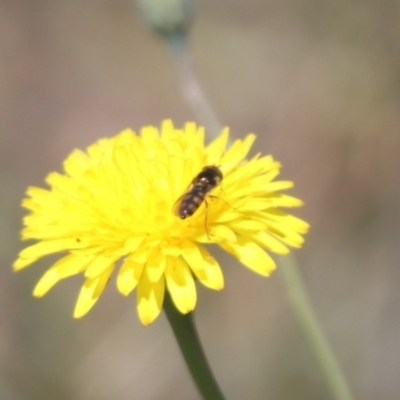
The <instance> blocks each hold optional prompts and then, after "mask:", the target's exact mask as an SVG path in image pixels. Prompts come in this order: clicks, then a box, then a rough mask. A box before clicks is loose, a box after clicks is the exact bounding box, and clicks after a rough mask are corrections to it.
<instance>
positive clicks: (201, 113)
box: [167, 33, 222, 137]
mask: <svg viewBox="0 0 400 400" xmlns="http://www.w3.org/2000/svg"><path fill="white" fill-rule="evenodd" d="M167 43H168V47H169V49H170V51H171V53H172V60H173V62H174V64H175V67H176V70H177V73H178V78H179V80H180V83H181V89H182V94H183V97H184V98H185V100H186V101H187V103H188V104H189V106H190V108H191V109H192V111H193V113H194V115H195V117H196V118H198V121H199V122H201V123H203V124H204V125H205V127H206V128H207V132H208V133H209V134H210V135H211V137H215V136H217V135H218V134H219V132H221V128H222V125H221V123H220V121H219V119H218V117H217V115H216V114H215V112H214V110H213V108H212V106H211V104H210V103H209V101H208V99H207V96H206V95H205V94H204V92H203V89H202V88H201V85H200V83H199V80H198V78H197V75H196V72H195V70H194V67H193V61H192V58H191V55H190V51H189V44H188V38H187V36H186V34H185V33H176V34H175V35H171V36H170V37H168V39H167Z"/></svg>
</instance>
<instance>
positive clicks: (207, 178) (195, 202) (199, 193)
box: [175, 165, 223, 219]
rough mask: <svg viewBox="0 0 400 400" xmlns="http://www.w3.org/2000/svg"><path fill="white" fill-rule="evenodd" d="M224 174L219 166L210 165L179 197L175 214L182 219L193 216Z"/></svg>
mask: <svg viewBox="0 0 400 400" xmlns="http://www.w3.org/2000/svg"><path fill="white" fill-rule="evenodd" d="M222 178H223V175H222V172H221V170H220V169H219V168H218V167H215V166H213V165H209V166H206V167H204V168H203V169H202V170H201V172H200V173H199V174H198V175H197V176H196V177H195V178H194V179H193V180H192V183H191V184H190V186H189V188H188V189H187V191H186V192H185V193H184V194H183V195H182V196H181V197H180V198H179V199H178V201H177V205H176V207H175V214H176V215H178V216H179V217H180V218H181V219H186V218H187V217H190V216H192V215H193V214H194V213H195V212H196V211H197V209H198V208H199V207H200V206H201V204H202V203H203V201H206V196H207V195H208V193H210V192H211V190H213V189H214V188H215V187H216V186H218V185H219V184H220V183H221V181H222Z"/></svg>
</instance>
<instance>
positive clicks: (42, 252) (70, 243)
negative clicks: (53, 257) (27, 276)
mask: <svg viewBox="0 0 400 400" xmlns="http://www.w3.org/2000/svg"><path fill="white" fill-rule="evenodd" d="M81 246H82V244H81V243H80V242H79V241H77V239H75V238H72V239H58V240H46V241H43V242H39V243H36V244H34V245H32V246H29V247H26V248H25V249H24V250H22V251H21V252H20V253H19V257H18V259H17V261H15V263H14V265H13V267H14V270H15V271H18V270H20V269H22V268H24V267H27V266H28V265H30V264H32V263H34V262H35V261H37V260H38V259H39V258H41V257H43V256H46V255H48V254H52V253H57V252H59V251H63V250H68V249H74V248H75V249H76V248H79V247H81Z"/></svg>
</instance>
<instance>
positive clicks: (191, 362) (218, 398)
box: [164, 292, 224, 400]
mask: <svg viewBox="0 0 400 400" xmlns="http://www.w3.org/2000/svg"><path fill="white" fill-rule="evenodd" d="M164 311H165V313H166V314H167V318H168V321H169V323H170V325H171V327H172V330H173V332H174V335H175V338H176V340H177V342H178V345H179V348H180V350H181V352H182V354H183V357H184V359H185V361H186V365H187V366H188V368H189V370H190V373H191V374H192V377H193V379H194V381H195V382H196V385H197V388H198V389H199V391H200V393H201V395H202V397H203V399H204V400H224V396H223V394H222V392H221V389H220V388H219V386H218V383H217V381H216V380H215V378H214V375H213V374H212V372H211V369H210V366H209V365H208V362H207V358H206V356H205V354H204V351H203V348H202V347H201V343H200V340H199V337H198V335H197V331H196V328H195V326H194V323H193V317H192V313H189V314H186V315H185V314H181V313H180V312H179V311H178V310H177V309H176V307H175V306H174V304H173V303H172V300H171V297H170V295H169V294H168V292H166V295H165V299H164Z"/></svg>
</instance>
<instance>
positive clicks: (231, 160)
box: [220, 133, 256, 172]
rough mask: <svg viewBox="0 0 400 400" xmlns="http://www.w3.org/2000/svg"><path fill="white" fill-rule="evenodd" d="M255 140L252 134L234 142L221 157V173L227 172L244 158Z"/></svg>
mask: <svg viewBox="0 0 400 400" xmlns="http://www.w3.org/2000/svg"><path fill="white" fill-rule="evenodd" d="M255 140H256V135H254V134H253V133H251V134H249V135H247V136H246V137H245V138H244V140H235V142H234V143H233V144H232V146H231V147H230V148H229V150H228V151H227V152H226V153H225V154H224V155H223V156H222V159H221V161H220V162H221V165H222V166H223V168H222V170H223V172H228V171H229V170H231V169H232V168H234V167H235V166H236V165H237V164H238V163H239V162H240V161H242V160H243V158H244V157H246V155H247V153H248V152H249V150H250V148H251V146H252V145H253V143H254V141H255Z"/></svg>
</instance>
